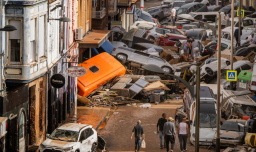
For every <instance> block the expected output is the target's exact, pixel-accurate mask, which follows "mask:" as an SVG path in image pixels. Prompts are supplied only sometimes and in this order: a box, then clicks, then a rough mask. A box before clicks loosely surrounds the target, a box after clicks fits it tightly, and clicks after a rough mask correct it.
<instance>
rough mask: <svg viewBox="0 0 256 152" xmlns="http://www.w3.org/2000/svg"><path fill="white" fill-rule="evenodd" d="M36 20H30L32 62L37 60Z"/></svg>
mask: <svg viewBox="0 0 256 152" xmlns="http://www.w3.org/2000/svg"><path fill="white" fill-rule="evenodd" d="M36 48H37V47H36V19H32V20H30V62H31V61H35V60H36V53H37V52H36Z"/></svg>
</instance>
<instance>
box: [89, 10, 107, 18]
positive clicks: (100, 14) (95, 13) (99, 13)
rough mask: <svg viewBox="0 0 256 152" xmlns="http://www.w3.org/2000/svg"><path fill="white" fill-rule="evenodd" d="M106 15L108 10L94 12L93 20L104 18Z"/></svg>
mask: <svg viewBox="0 0 256 152" xmlns="http://www.w3.org/2000/svg"><path fill="white" fill-rule="evenodd" d="M105 15H106V8H103V9H102V10H101V11H92V18H103V17H104V16H105Z"/></svg>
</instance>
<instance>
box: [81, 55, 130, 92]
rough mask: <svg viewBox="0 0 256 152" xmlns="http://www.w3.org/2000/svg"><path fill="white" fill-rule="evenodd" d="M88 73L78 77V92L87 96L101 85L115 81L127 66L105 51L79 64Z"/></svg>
mask: <svg viewBox="0 0 256 152" xmlns="http://www.w3.org/2000/svg"><path fill="white" fill-rule="evenodd" d="M79 66H82V67H84V68H85V69H86V70H87V73H86V74H85V75H84V76H81V77H78V78H77V89H78V91H79V92H78V94H79V95H80V96H83V97H87V96H89V95H90V94H92V93H93V92H94V91H96V90H97V89H98V88H100V87H101V86H103V85H105V84H106V83H108V82H110V81H112V82H113V81H114V80H115V79H116V78H118V77H119V76H121V75H124V74H125V72H126V69H125V67H124V66H123V65H122V64H121V63H120V62H119V61H118V60H116V59H115V58H114V57H113V56H111V55H110V54H108V53H106V52H104V53H100V54H99V55H96V56H94V57H92V58H91V59H89V60H87V61H85V62H83V63H81V64H79Z"/></svg>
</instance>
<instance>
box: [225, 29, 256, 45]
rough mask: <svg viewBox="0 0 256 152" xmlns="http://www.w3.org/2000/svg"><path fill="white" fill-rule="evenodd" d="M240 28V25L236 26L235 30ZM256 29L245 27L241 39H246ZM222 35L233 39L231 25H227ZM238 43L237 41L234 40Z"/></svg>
mask: <svg viewBox="0 0 256 152" xmlns="http://www.w3.org/2000/svg"><path fill="white" fill-rule="evenodd" d="M236 29H238V27H234V31H235V30H236ZM254 32H255V30H253V29H252V28H244V29H243V30H242V35H241V40H246V39H247V38H248V37H249V36H250V35H251V34H252V33H254ZM221 37H222V38H224V39H228V40H231V27H226V28H224V29H223V30H222V31H221ZM234 42H235V43H236V41H235V40H234Z"/></svg>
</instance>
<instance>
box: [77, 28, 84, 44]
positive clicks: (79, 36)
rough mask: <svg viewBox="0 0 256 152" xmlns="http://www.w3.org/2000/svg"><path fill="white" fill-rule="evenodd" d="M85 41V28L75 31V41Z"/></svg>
mask: <svg viewBox="0 0 256 152" xmlns="http://www.w3.org/2000/svg"><path fill="white" fill-rule="evenodd" d="M82 39H83V28H76V30H75V40H78V41H80V40H82Z"/></svg>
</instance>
